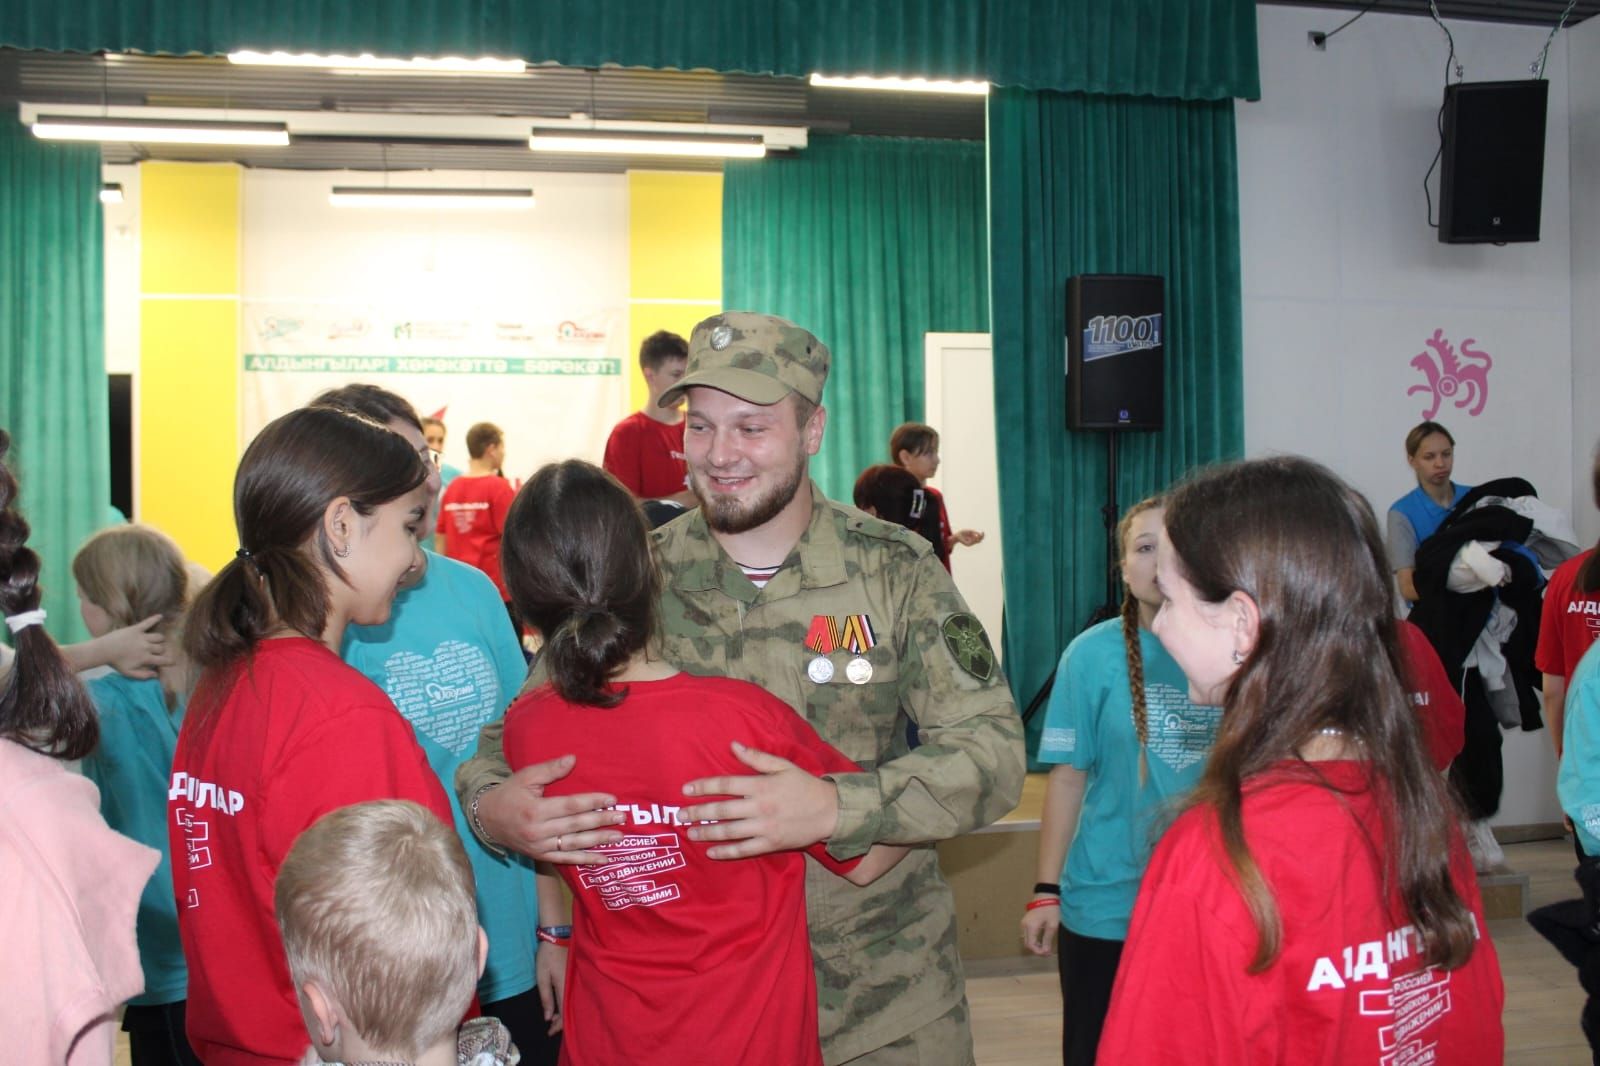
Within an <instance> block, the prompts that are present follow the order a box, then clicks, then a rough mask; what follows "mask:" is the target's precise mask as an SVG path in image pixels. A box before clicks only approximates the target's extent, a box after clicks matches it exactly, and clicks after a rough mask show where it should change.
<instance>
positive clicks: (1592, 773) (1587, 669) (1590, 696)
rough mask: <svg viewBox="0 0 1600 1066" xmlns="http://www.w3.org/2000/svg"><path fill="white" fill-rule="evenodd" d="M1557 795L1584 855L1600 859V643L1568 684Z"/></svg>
mask: <svg viewBox="0 0 1600 1066" xmlns="http://www.w3.org/2000/svg"><path fill="white" fill-rule="evenodd" d="M1561 731H1562V734H1561V735H1562V737H1563V738H1564V739H1563V741H1562V749H1561V769H1560V770H1558V771H1557V772H1556V795H1557V796H1559V797H1560V799H1561V809H1562V810H1563V811H1565V812H1566V813H1567V817H1568V818H1571V819H1572V826H1573V828H1574V829H1575V830H1577V833H1578V843H1579V844H1581V845H1583V852H1584V854H1585V855H1589V856H1591V857H1595V858H1600V641H1597V642H1595V643H1594V644H1592V645H1590V646H1589V650H1588V651H1586V652H1584V653H1583V658H1581V659H1579V660H1578V666H1577V668H1576V669H1575V670H1573V671H1572V677H1571V678H1570V679H1569V680H1568V681H1567V703H1566V718H1565V720H1564V722H1563V724H1562V727H1561Z"/></svg>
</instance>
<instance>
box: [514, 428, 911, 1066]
mask: <svg viewBox="0 0 1600 1066" xmlns="http://www.w3.org/2000/svg"><path fill="white" fill-rule="evenodd" d="M647 538H648V534H647V533H646V531H645V525H644V519H643V516H642V515H641V513H640V511H639V507H638V504H637V503H636V502H635V501H634V499H633V497H632V495H630V494H629V492H628V490H627V489H625V488H624V487H623V486H622V484H621V483H620V482H618V481H617V480H616V479H615V478H613V477H611V476H610V475H609V474H607V473H605V472H604V471H602V470H600V469H599V468H598V467H595V466H591V465H590V464H588V463H584V462H580V461H578V460H576V459H574V460H568V461H567V462H564V463H560V464H556V465H551V466H546V467H544V468H543V469H541V470H540V471H539V472H538V473H536V474H534V476H533V478H532V479H531V480H530V481H528V483H527V484H526V485H524V486H523V488H522V491H521V492H519V493H518V494H517V498H516V500H515V501H514V502H513V503H512V505H511V510H510V512H509V514H508V515H507V517H506V530H505V537H504V539H503V541H502V545H503V546H502V552H503V560H502V561H503V567H504V574H505V580H506V586H507V588H509V589H510V591H511V595H512V597H513V599H514V601H515V603H516V605H517V607H518V609H519V610H520V611H521V612H522V614H523V617H524V618H526V619H527V620H528V622H529V623H530V624H531V625H532V626H533V627H534V628H536V629H537V630H538V631H539V632H540V633H541V634H543V636H544V640H545V642H544V652H543V655H542V657H541V659H540V666H541V669H543V670H546V671H548V683H546V684H543V685H541V686H540V687H539V688H537V689H535V690H534V691H532V692H530V693H529V694H527V695H526V696H523V697H522V698H521V699H520V700H518V701H517V702H516V703H515V704H513V705H512V707H511V709H510V710H509V711H508V712H506V728H505V751H506V759H507V761H508V762H509V763H510V766H511V768H512V769H513V770H516V769H518V768H520V767H523V766H528V765H531V764H533V763H538V762H543V761H545V760H548V759H552V758H556V757H559V756H563V755H569V754H570V755H575V756H576V757H577V758H576V763H575V765H574V767H573V770H572V773H571V774H569V775H568V776H567V777H565V778H563V779H562V780H561V781H559V782H557V783H555V784H553V785H550V786H548V787H547V788H546V789H545V793H546V795H566V794H569V793H577V792H591V793H592V792H606V793H609V794H611V795H615V796H616V797H618V802H617V805H616V809H617V810H619V811H625V812H627V814H628V820H627V822H626V823H625V824H624V825H622V826H619V828H620V829H621V830H622V832H623V834H624V835H623V837H622V839H620V840H618V841H616V842H615V843H612V844H607V845H602V846H600V847H598V848H595V849H593V850H595V851H599V852H601V853H603V854H605V855H606V857H607V859H608V860H609V861H607V862H606V863H605V864H604V865H598V866H563V867H561V868H560V869H561V876H562V877H563V878H565V879H566V882H567V885H568V887H570V888H571V889H572V894H573V905H574V906H573V909H574V916H573V926H572V929H571V930H570V936H571V940H572V950H571V954H570V956H569V960H568V964H567V972H566V983H565V990H564V992H563V993H562V995H563V996H564V998H563V1000H562V1002H561V1003H560V1004H559V1007H560V1010H561V1014H562V1015H563V1018H564V1022H565V1046H564V1049H563V1061H571V1062H574V1063H579V1062H629V1061H639V1059H640V1056H641V1055H644V1057H646V1058H648V1059H649V1060H650V1061H652V1062H708V1063H709V1062H763V1063H785V1064H789V1063H805V1064H819V1063H820V1062H821V1061H822V1058H821V1050H820V1044H819V1040H818V1035H817V996H816V988H815V983H814V976H813V972H812V963H811V952H810V948H809V940H808V937H807V934H806V913H805V893H804V882H805V871H806V861H805V855H803V854H801V853H799V852H793V851H791V852H777V853H774V854H770V855H763V856H759V857H757V858H751V859H742V860H739V861H737V862H716V861H713V860H711V859H708V858H707V857H706V854H705V853H706V850H707V848H708V847H710V845H709V844H702V843H696V842H694V841H691V840H690V839H688V836H687V834H686V829H687V826H685V825H683V824H681V823H680V822H679V821H678V819H677V812H678V809H679V805H680V804H681V803H682V802H683V791H682V789H683V782H684V781H686V780H691V779H694V778H696V777H703V776H705V775H707V774H719V773H747V772H749V768H750V767H749V766H748V765H746V764H745V763H742V762H740V761H739V759H738V758H736V757H735V754H734V752H735V751H736V750H739V751H745V752H746V755H747V756H756V757H757V761H762V765H763V766H766V765H767V764H768V763H769V762H770V764H772V767H773V768H778V767H782V766H787V765H791V764H792V765H798V766H800V767H802V768H804V769H805V770H806V771H807V772H808V773H812V774H823V773H828V772H836V773H849V772H852V771H854V770H855V769H856V766H855V764H854V763H852V762H851V761H850V760H849V759H846V758H845V757H844V756H843V755H841V754H840V753H839V752H838V751H836V750H834V749H833V748H832V747H830V746H829V745H828V744H827V743H825V742H824V741H823V740H822V739H821V738H820V737H818V736H817V734H816V731H815V730H813V729H812V728H811V726H810V725H808V724H807V723H806V722H805V720H804V719H802V718H801V717H799V716H798V715H796V714H795V713H794V711H793V710H791V709H790V708H789V706H788V705H787V704H785V703H783V702H782V701H780V700H779V699H778V698H777V697H775V696H773V695H771V694H769V693H767V692H766V691H765V690H763V689H760V688H758V687H756V686H755V685H752V684H750V683H748V682H745V681H736V680H733V679H731V678H718V677H696V676H692V675H690V674H685V673H680V672H678V671H677V670H676V669H674V668H673V667H672V666H670V665H668V664H667V663H665V662H663V661H662V660H660V659H658V658H654V657H652V656H651V654H650V649H651V648H652V647H653V644H654V635H655V632H656V619H655V612H656V602H657V598H658V594H659V581H660V578H659V577H658V575H657V572H656V568H655V564H654V562H653V560H652V559H651V556H650V547H649V541H648V539H647ZM746 746H748V748H749V749H759V750H747V748H746ZM762 753H766V754H762ZM763 760H764V761H763ZM786 760H787V761H786ZM758 768H759V767H758ZM552 846H553V847H554V849H555V850H558V851H559V850H564V849H563V848H562V847H561V841H560V840H559V838H558V839H556V840H554V841H552ZM806 853H807V854H809V855H811V857H812V858H814V859H816V860H817V861H818V862H820V863H821V864H823V865H824V866H826V867H828V868H829V869H831V870H833V871H834V872H835V873H839V874H842V875H844V876H848V877H849V879H850V880H851V881H854V882H855V883H857V884H865V883H867V882H868V881H870V880H872V879H873V878H874V877H876V876H878V875H879V874H881V873H883V872H884V871H885V870H887V869H888V868H889V867H891V866H892V865H893V864H894V863H895V862H897V861H898V860H899V859H900V857H901V856H903V855H904V854H905V849H904V848H887V847H881V846H880V847H874V848H873V849H872V850H871V851H870V852H869V853H868V854H867V855H866V856H865V857H864V858H862V859H861V860H860V861H859V863H858V862H856V861H855V860H851V861H847V862H842V863H841V862H839V861H837V860H835V859H833V858H832V857H831V856H830V855H829V854H828V852H827V849H826V847H825V845H824V844H821V843H819V844H816V845H813V846H812V847H810V848H807V849H806ZM542 891H543V889H542V888H541V892H542ZM541 935H543V934H541ZM642 1049H647V1050H642Z"/></svg>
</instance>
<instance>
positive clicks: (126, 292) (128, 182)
mask: <svg viewBox="0 0 1600 1066" xmlns="http://www.w3.org/2000/svg"><path fill="white" fill-rule="evenodd" d="M100 176H101V180H102V181H108V182H116V183H117V184H119V185H121V186H122V203H120V204H102V205H101V218H102V219H104V221H105V279H106V280H105V285H106V290H105V316H106V373H108V374H136V373H137V372H138V370H139V168H138V167H136V166H131V165H120V164H119V165H114V166H104V167H101V168H100ZM135 436H137V434H135Z"/></svg>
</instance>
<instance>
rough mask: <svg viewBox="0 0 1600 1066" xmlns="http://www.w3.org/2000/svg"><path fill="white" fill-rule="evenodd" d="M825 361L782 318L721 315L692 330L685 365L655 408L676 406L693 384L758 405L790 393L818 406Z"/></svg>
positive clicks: (824, 353)
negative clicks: (679, 375)
mask: <svg viewBox="0 0 1600 1066" xmlns="http://www.w3.org/2000/svg"><path fill="white" fill-rule="evenodd" d="M828 360H829V356H828V349H827V346H826V345H824V344H823V343H822V342H821V341H819V340H817V338H816V337H814V336H812V335H811V334H810V333H808V332H807V331H806V330H803V329H801V328H800V327H799V326H797V325H795V324H794V323H793V322H790V321H788V320H787V319H782V318H779V317H777V316H776V315H760V314H756V313H754V312H752V311H724V312H723V313H722V314H720V315H712V316H711V317H710V318H708V319H706V320H705V321H704V322H702V323H700V324H699V325H698V326H696V327H694V332H693V333H692V334H690V336H689V365H688V366H687V367H685V368H684V375H683V377H682V378H681V379H679V381H678V383H677V384H676V385H674V386H673V387H672V388H670V389H668V390H667V391H666V392H665V393H663V394H662V396H661V402H660V404H659V406H661V407H673V406H675V405H676V404H677V403H678V401H679V400H681V399H682V398H683V395H684V393H685V392H686V391H687V390H689V389H692V388H694V387H695V386H696V385H704V386H706V387H707V388H712V389H720V390H721V391H723V392H726V393H730V394H732V395H734V396H737V397H739V399H741V400H748V401H749V402H750V403H758V404H762V405H766V404H774V403H777V402H778V401H779V400H782V399H783V398H784V397H785V396H787V395H789V393H791V392H798V393H799V394H800V395H802V396H804V397H805V398H806V399H808V400H810V401H811V402H812V403H816V404H820V403H821V402H822V383H823V382H825V381H827V380H828Z"/></svg>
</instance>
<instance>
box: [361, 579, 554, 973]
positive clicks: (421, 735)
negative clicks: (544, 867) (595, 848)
mask: <svg viewBox="0 0 1600 1066" xmlns="http://www.w3.org/2000/svg"><path fill="white" fill-rule="evenodd" d="M424 554H425V555H426V556H427V560H428V569H427V573H426V574H425V575H424V576H423V579H422V582H421V584H418V585H416V586H414V587H412V588H409V589H405V590H403V591H402V592H400V594H399V595H397V596H396V597H395V600H394V609H393V612H392V613H391V614H390V616H389V621H388V622H386V623H384V624H383V625H381V626H350V627H349V628H348V629H346V630H345V637H344V647H343V649H342V651H343V657H344V661H345V662H347V663H349V664H350V665H351V666H353V667H355V668H356V669H357V670H359V671H361V673H363V674H365V675H366V676H367V677H369V678H371V679H372V680H373V682H374V683H376V684H377V685H378V687H380V688H382V689H383V690H384V691H385V692H387V693H388V694H389V698H390V699H392V700H393V701H394V705H395V706H396V707H397V708H399V710H400V713H401V714H403V715H404V716H405V718H406V720H407V721H408V722H410V723H411V725H412V727H413V728H414V729H415V730H416V734H417V743H418V744H421V745H422V750H423V752H424V753H425V754H426V755H427V757H428V764H429V765H430V766H432V767H433V772H434V773H436V774H438V775H439V780H440V781H441V782H442V783H443V784H444V790H445V792H446V794H448V795H449V796H450V806H451V808H452V809H453V810H454V811H455V816H456V831H457V832H458V833H460V834H461V840H462V842H463V843H464V844H465V845H466V849H467V857H468V858H469V859H470V860H471V861H472V873H473V876H474V877H475V878H476V879H477V884H478V921H479V922H480V923H481V924H482V925H483V928H484V931H485V932H487V933H488V934H489V964H488V966H487V967H486V968H485V969H484V971H483V980H481V981H480V982H478V998H479V1000H480V1001H481V1002H483V1003H495V1002H498V1001H499V1000H502V999H507V998H509V997H511V996H515V995H520V994H521V993H523V992H526V991H527V990H528V989H530V988H532V987H533V984H534V971H533V957H534V952H535V951H536V950H537V948H538V939H537V936H536V930H537V928H538V924H539V905H538V897H537V895H536V893H535V889H534V881H533V871H532V869H531V868H530V867H529V866H527V865H524V864H523V863H522V862H520V861H519V860H516V859H504V858H501V857H499V856H497V855H495V854H494V853H493V852H492V851H490V850H489V849H488V848H485V847H484V846H483V845H482V844H481V843H479V841H478V838H477V837H475V836H473V835H472V832H471V830H470V829H469V828H468V826H467V819H466V814H465V813H464V812H463V811H462V809H461V802H460V800H458V799H457V798H456V795H455V774H456V767H457V766H459V765H460V764H461V763H463V762H465V761H466V760H467V759H469V758H471V757H472V755H473V753H474V752H475V751H476V750H477V744H478V730H479V729H481V728H482V727H483V726H484V724H485V723H487V722H492V721H494V720H495V719H497V718H499V717H500V716H501V715H503V714H505V711H506V707H507V706H508V705H509V704H510V703H511V700H512V699H513V698H514V697H515V696H516V694H517V690H518V689H519V688H521V687H522V681H523V678H524V677H525V676H526V675H527V663H526V661H525V660H524V659H523V657H522V649H521V647H520V646H518V644H517V638H516V634H514V633H513V632H512V631H511V620H510V619H509V618H507V617H506V608H505V604H504V603H502V602H501V600H500V593H499V592H498V591H496V589H495V587H494V583H493V582H492V581H490V580H489V579H488V578H487V577H485V576H484V575H483V574H482V573H481V572H480V571H478V570H476V569H474V568H472V567H470V566H467V565H466V564H465V563H459V562H456V561H455V560H454V559H447V558H445V557H444V556H442V555H438V554H435V553H434V552H431V551H425V552H424Z"/></svg>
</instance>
